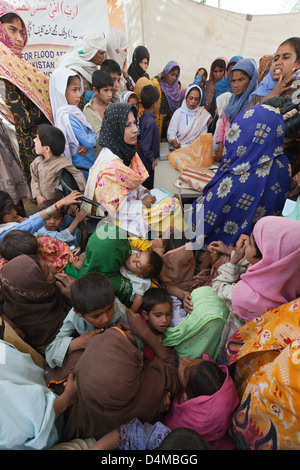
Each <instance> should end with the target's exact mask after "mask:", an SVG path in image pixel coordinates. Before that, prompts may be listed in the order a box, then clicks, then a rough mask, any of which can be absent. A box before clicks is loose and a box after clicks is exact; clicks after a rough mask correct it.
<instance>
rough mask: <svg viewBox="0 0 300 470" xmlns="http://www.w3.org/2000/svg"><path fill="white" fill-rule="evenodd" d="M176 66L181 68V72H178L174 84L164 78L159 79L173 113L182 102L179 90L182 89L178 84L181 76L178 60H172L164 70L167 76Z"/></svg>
mask: <svg viewBox="0 0 300 470" xmlns="http://www.w3.org/2000/svg"><path fill="white" fill-rule="evenodd" d="M175 67H177V68H178V69H179V74H178V77H177V80H176V81H175V83H173V85H168V84H167V83H166V82H165V79H164V78H163V79H161V80H159V84H160V88H161V90H162V92H163V93H164V95H165V96H166V98H167V101H168V104H169V107H170V110H171V113H174V111H176V109H177V108H178V107H179V103H180V92H179V91H180V90H179V86H178V80H179V77H180V67H179V65H178V63H177V62H174V61H170V62H168V63H167V65H166V66H165V68H164V69H163V71H162V73H163V74H164V77H166V76H167V75H168V73H170V72H171V70H172V69H174V68H175Z"/></svg>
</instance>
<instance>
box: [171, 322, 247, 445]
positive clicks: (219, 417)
mask: <svg viewBox="0 0 300 470" xmlns="http://www.w3.org/2000/svg"><path fill="white" fill-rule="evenodd" d="M192 315H193V314H192ZM203 359H204V360H208V361H209V360H211V359H210V358H209V357H208V356H207V355H205V354H204V355H203ZM218 367H220V369H221V370H222V371H223V372H224V373H225V374H226V378H225V381H224V383H223V385H222V387H221V388H220V389H219V390H218V391H217V392H216V393H214V394H213V395H203V396H199V397H195V398H191V399H189V400H186V401H184V400H183V394H181V395H180V396H179V397H176V398H175V399H174V400H173V402H172V404H171V409H170V411H169V412H168V414H167V416H166V418H165V420H164V424H165V425H166V426H168V427H169V428H171V429H176V428H181V427H184V428H190V429H194V430H195V431H197V432H198V433H199V434H200V435H201V436H202V437H203V438H204V439H205V440H206V441H207V442H208V443H209V444H210V445H212V446H215V447H214V448H216V449H220V450H221V449H223V450H224V449H228V446H229V442H228V441H227V440H226V441H225V442H224V441H223V440H224V439H226V437H225V435H226V432H227V430H228V428H229V425H230V423H231V420H232V417H233V415H234V411H235V410H236V408H237V406H238V405H239V397H238V395H237V392H236V388H235V383H234V382H233V380H232V378H231V377H230V374H229V371H228V368H227V367H226V366H223V365H219V366H218Z"/></svg>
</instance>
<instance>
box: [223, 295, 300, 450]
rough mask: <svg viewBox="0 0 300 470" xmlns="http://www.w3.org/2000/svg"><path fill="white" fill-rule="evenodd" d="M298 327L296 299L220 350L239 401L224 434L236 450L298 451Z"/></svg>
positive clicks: (299, 305)
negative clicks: (232, 369)
mask: <svg viewBox="0 0 300 470" xmlns="http://www.w3.org/2000/svg"><path fill="white" fill-rule="evenodd" d="M299 325H300V299H299V298H298V299H296V300H293V301H292V302H289V303H288V304H283V305H281V306H280V307H277V308H275V309H273V310H271V311H269V312H266V313H264V314H263V315H262V316H261V317H260V318H259V321H257V320H253V321H251V322H248V323H247V324H246V325H245V326H243V327H242V328H240V329H239V330H238V331H237V332H236V333H235V334H233V335H232V336H231V337H230V339H229V340H228V342H227V344H226V350H227V351H226V352H227V356H228V359H229V364H230V365H231V364H235V373H234V380H235V384H236V387H237V390H238V394H239V396H240V397H241V403H240V405H239V407H238V409H237V410H236V412H235V415H234V417H233V420H232V424H231V426H230V429H229V433H230V436H231V440H232V442H234V443H235V445H236V448H237V449H238V450H293V449H295V450H297V449H299V423H298V419H297V418H296V417H297V416H299V414H300V409H299V408H300V381H299V354H300V343H299V339H298V338H299V335H300V328H299ZM262 384H263V386H262ZM257 410H259V413H258V412H257Z"/></svg>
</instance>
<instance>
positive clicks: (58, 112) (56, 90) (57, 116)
mask: <svg viewBox="0 0 300 470" xmlns="http://www.w3.org/2000/svg"><path fill="white" fill-rule="evenodd" d="M75 75H77V73H76V72H73V70H70V69H68V68H67V67H59V68H58V69H55V70H54V71H53V73H52V75H51V77H50V84H49V92H50V100H51V106H52V111H53V118H54V125H55V126H56V127H58V128H59V129H61V130H62V131H63V133H64V135H65V138H66V145H65V151H64V153H63V155H64V156H66V157H67V158H69V159H70V160H71V159H72V150H71V148H72V146H73V148H74V147H79V142H78V140H77V138H76V137H75V134H74V131H73V129H72V126H71V123H70V119H69V115H72V116H74V117H75V118H77V119H78V120H79V121H80V122H81V124H83V125H84V126H86V127H88V128H91V125H90V124H89V123H88V122H87V120H86V117H85V115H84V114H83V112H82V111H81V110H80V109H79V108H78V107H77V106H74V105H70V104H68V102H67V99H66V95H65V94H66V89H67V83H68V78H69V77H73V76H75ZM79 78H80V83H81V92H82V93H83V83H82V79H81V77H79Z"/></svg>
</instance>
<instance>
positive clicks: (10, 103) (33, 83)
mask: <svg viewBox="0 0 300 470" xmlns="http://www.w3.org/2000/svg"><path fill="white" fill-rule="evenodd" d="M26 43H27V31H26V26H25V25H24V22H23V20H22V18H21V17H20V15H19V14H18V12H17V11H16V10H15V9H14V8H13V7H12V6H11V5H9V4H8V3H6V2H4V1H0V55H1V61H0V79H2V80H0V96H1V98H2V100H1V101H3V102H4V105H0V112H1V114H2V115H3V116H4V117H5V118H6V119H8V120H9V122H10V123H12V124H14V126H15V128H16V135H17V141H18V145H19V156H20V162H21V167H22V171H23V174H24V176H25V178H26V180H27V182H28V183H29V182H30V163H31V162H32V161H33V159H34V158H35V157H36V153H35V150H34V142H33V139H34V138H35V136H36V129H37V126H38V125H39V124H42V123H49V122H50V123H52V111H51V105H50V99H49V92H48V83H49V78H48V77H47V76H46V75H45V74H44V73H42V72H41V71H40V70H38V69H36V68H34V67H33V66H32V65H31V64H29V63H28V62H25V61H24V60H23V59H22V50H23V48H24V46H25V45H26Z"/></svg>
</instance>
